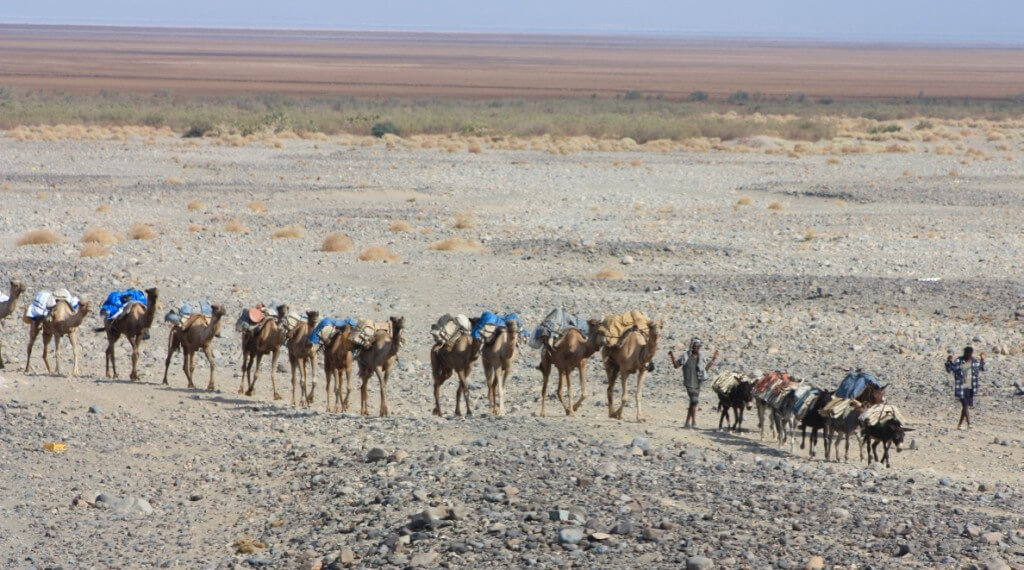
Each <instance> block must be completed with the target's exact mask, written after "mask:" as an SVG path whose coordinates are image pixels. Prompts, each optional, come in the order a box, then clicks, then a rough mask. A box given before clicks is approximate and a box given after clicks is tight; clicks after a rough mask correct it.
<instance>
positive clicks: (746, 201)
mask: <svg viewBox="0 0 1024 570" xmlns="http://www.w3.org/2000/svg"><path fill="white" fill-rule="evenodd" d="M753 203H754V200H753V199H752V198H751V197H750V196H740V199H739V200H736V205H737V206H749V205H751V204H753Z"/></svg>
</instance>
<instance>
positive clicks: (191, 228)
mask: <svg viewBox="0 0 1024 570" xmlns="http://www.w3.org/2000/svg"><path fill="white" fill-rule="evenodd" d="M201 231H203V226H201V225H199V224H189V225H188V233H190V234H194V233H197V232H201Z"/></svg>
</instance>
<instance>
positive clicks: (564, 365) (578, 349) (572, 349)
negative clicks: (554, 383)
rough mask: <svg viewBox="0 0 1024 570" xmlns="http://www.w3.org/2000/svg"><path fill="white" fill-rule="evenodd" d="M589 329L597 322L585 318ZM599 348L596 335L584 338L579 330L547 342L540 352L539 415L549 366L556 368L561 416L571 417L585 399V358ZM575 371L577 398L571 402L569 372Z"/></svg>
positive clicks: (542, 412) (545, 396) (543, 407)
mask: <svg viewBox="0 0 1024 570" xmlns="http://www.w3.org/2000/svg"><path fill="white" fill-rule="evenodd" d="M587 324H588V325H589V326H590V330H596V328H597V326H598V325H599V324H600V322H599V321H588V323H587ZM599 349H600V344H598V335H597V334H591V335H590V338H584V336H583V333H582V332H580V330H579V329H575V328H571V329H569V330H567V331H566V332H565V333H564V334H563V335H562V336H561V337H560V338H559V339H558V341H557V342H556V343H555V346H554V347H551V346H548V345H547V344H545V345H544V347H543V348H542V349H541V352H540V367H539V368H540V372H541V374H542V375H543V376H544V383H543V384H542V385H541V388H540V417H542V418H543V417H545V415H546V414H547V400H548V378H549V377H550V376H551V367H552V366H554V367H555V369H557V370H558V391H557V394H558V401H559V402H561V403H562V407H563V408H565V415H567V416H575V415H576V410H579V409H580V405H582V404H583V400H585V399H586V398H587V376H586V368H587V360H589V359H590V357H591V356H592V355H593V354H594V353H595V352H597V351H598V350H599ZM573 370H578V371H579V375H580V399H579V400H578V401H577V402H576V403H573V401H572V371H573ZM563 386H565V391H566V395H565V396H563V395H562V387H563Z"/></svg>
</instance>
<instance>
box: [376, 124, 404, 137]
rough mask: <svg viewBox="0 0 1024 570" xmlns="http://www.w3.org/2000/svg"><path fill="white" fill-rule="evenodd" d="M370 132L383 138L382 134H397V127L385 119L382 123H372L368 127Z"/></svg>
mask: <svg viewBox="0 0 1024 570" xmlns="http://www.w3.org/2000/svg"><path fill="white" fill-rule="evenodd" d="M370 134H371V135H373V136H375V137H377V138H384V135H396V136H397V135H399V134H400V133H399V132H398V127H396V126H395V124H394V123H392V122H391V121H385V122H383V123H374V125H373V126H372V127H370Z"/></svg>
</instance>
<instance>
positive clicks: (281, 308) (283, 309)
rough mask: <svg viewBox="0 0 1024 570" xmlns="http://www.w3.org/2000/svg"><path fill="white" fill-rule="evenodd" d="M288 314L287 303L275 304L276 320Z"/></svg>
mask: <svg viewBox="0 0 1024 570" xmlns="http://www.w3.org/2000/svg"><path fill="white" fill-rule="evenodd" d="M287 316H288V305H285V304H281V305H278V306H277V318H278V320H280V319H283V318H285V317H287Z"/></svg>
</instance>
